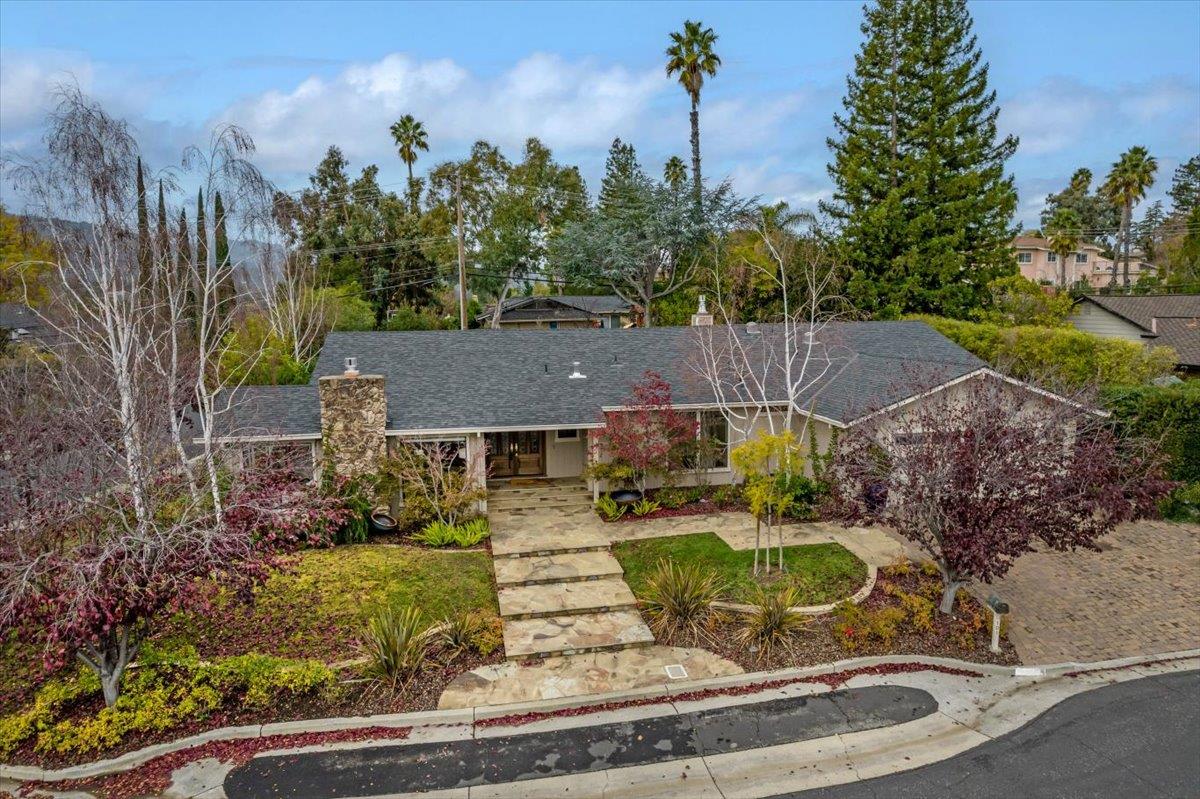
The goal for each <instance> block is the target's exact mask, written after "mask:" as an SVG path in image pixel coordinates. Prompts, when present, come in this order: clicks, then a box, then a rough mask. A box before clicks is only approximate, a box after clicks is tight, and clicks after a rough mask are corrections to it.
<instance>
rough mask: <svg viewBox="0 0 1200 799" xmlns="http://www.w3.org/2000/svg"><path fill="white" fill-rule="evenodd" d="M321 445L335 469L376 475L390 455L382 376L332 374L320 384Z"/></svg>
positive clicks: (346, 472)
mask: <svg viewBox="0 0 1200 799" xmlns="http://www.w3.org/2000/svg"><path fill="white" fill-rule="evenodd" d="M317 393H318V395H319V396H320V401H321V443H322V451H323V452H324V454H325V456H326V457H328V458H331V459H332V462H333V467H334V470H335V471H336V472H337V473H338V474H340V475H343V476H346V477H358V476H361V475H364V474H372V473H374V472H375V471H377V470H378V468H379V461H380V460H381V459H382V458H383V457H384V455H386V454H387V436H386V434H385V432H384V431H385V430H386V429H387V398H386V396H385V395H384V391H383V377H382V376H381V375H356V376H350V375H328V376H326V377H322V378H320V379H319V380H318V381H317Z"/></svg>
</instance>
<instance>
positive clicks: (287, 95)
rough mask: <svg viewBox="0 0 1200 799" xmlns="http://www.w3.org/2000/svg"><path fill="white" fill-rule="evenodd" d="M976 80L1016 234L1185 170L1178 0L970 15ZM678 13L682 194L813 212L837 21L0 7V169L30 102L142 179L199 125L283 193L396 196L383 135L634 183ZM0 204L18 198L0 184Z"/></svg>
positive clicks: (31, 124)
mask: <svg viewBox="0 0 1200 799" xmlns="http://www.w3.org/2000/svg"><path fill="white" fill-rule="evenodd" d="M970 9H971V12H972V14H973V16H974V20H975V32H976V34H977V36H978V38H979V44H980V47H981V49H982V51H983V56H984V59H985V60H986V61H987V62H988V63H989V64H990V73H989V75H990V84H991V87H992V88H993V89H994V90H995V91H996V94H997V99H998V103H999V105H1000V107H1001V116H1000V124H1001V129H1002V131H1003V132H1011V133H1014V134H1016V135H1018V136H1019V137H1020V140H1021V143H1020V147H1019V149H1018V151H1017V154H1016V155H1015V156H1014V157H1013V158H1012V159H1011V160H1010V161H1009V163H1008V167H1009V169H1010V171H1011V172H1012V173H1013V175H1014V176H1015V179H1016V184H1017V188H1018V192H1019V197H1020V204H1019V209H1018V220H1017V221H1019V222H1021V223H1022V224H1024V225H1027V226H1034V225H1036V223H1037V216H1038V212H1039V211H1040V209H1041V207H1042V204H1043V202H1044V199H1045V196H1046V194H1047V193H1049V192H1052V191H1057V190H1059V189H1060V188H1062V187H1063V186H1064V185H1065V184H1066V182H1067V179H1068V178H1069V177H1070V175H1071V173H1072V172H1074V171H1075V169H1077V168H1079V167H1081V166H1086V167H1088V168H1090V169H1092V171H1093V172H1094V173H1095V174H1096V175H1097V176H1101V177H1102V176H1103V175H1104V174H1105V173H1106V172H1107V170H1108V168H1109V166H1110V165H1111V163H1112V162H1113V161H1114V160H1115V159H1116V158H1117V156H1118V155H1119V154H1120V153H1121V152H1122V151H1123V150H1125V149H1127V148H1128V147H1130V146H1132V145H1135V144H1140V145H1144V146H1146V147H1148V148H1149V149H1150V151H1151V153H1152V154H1153V155H1155V156H1156V157H1157V159H1158V162H1159V174H1158V180H1157V183H1156V185H1155V186H1154V187H1153V188H1152V190H1151V191H1150V193H1149V196H1148V201H1153V200H1155V199H1161V198H1163V196H1164V195H1165V192H1166V189H1167V188H1168V186H1169V184H1170V176H1171V173H1172V172H1173V171H1174V168H1175V166H1176V165H1178V164H1179V163H1181V162H1183V161H1186V160H1187V159H1188V158H1190V157H1191V156H1193V155H1196V154H1197V153H1200V1H1193V2H1184V1H1180V2H1085V1H1084V0H1077V1H1076V2H1019V1H1018V0H1004V1H998V0H992V1H987V0H983V1H978V2H972V3H971V4H970ZM685 18H692V19H699V20H701V21H703V23H704V24H705V25H707V26H711V27H713V28H714V30H715V31H716V33H717V34H718V36H719V39H718V41H717V53H718V54H719V55H720V56H721V59H722V62H723V65H722V67H721V70H720V72H719V74H718V75H717V76H716V77H715V78H713V79H711V80H710V81H709V82H708V83H707V84H706V86H705V89H704V93H703V96H702V102H701V146H702V149H703V155H704V168H705V175H706V177H709V178H717V179H719V178H728V179H730V180H732V181H733V183H734V186H735V188H736V189H737V190H738V191H739V192H742V193H744V194H747V195H759V196H761V197H762V199H763V200H765V201H774V200H777V199H782V200H786V201H788V202H790V203H792V204H794V205H798V206H802V207H810V208H811V207H815V205H816V203H817V202H818V201H819V200H821V199H823V198H827V197H829V195H830V193H831V189H832V184H831V181H830V179H829V177H828V175H827V173H826V163H827V161H828V156H829V153H828V149H827V147H826V144H825V140H826V137H828V136H829V135H830V134H831V133H832V118H833V114H834V113H835V112H836V111H837V110H839V108H840V107H841V98H842V97H843V95H844V93H845V86H846V83H845V81H846V75H847V73H848V72H850V71H851V70H852V69H853V64H854V56H855V54H856V53H857V52H858V49H859V46H860V44H861V40H862V34H861V32H860V29H859V26H860V24H861V20H862V9H861V5H860V4H859V3H857V2H808V3H793V4H784V3H738V4H734V3H697V2H688V3H637V4H633V3H587V4H585V3H561V4H558V3H549V2H541V3H501V2H494V3H486V4H471V3H414V4H410V3H352V2H340V3H321V2H308V3H303V2H288V3H255V2H239V3H220V2H208V3H189V2H172V3H166V2H163V3H134V2H127V3H106V2H89V3H59V2H17V1H16V0H0V151H3V152H4V153H5V154H6V155H8V156H12V155H24V156H36V155H37V154H38V153H39V152H40V151H41V148H42V144H41V136H42V133H43V120H44V117H45V113H46V111H47V109H48V107H49V104H50V102H51V90H52V88H53V87H54V86H55V84H57V83H60V82H62V81H64V80H71V79H73V80H75V81H77V82H78V83H79V85H80V86H81V88H83V90H84V91H85V92H87V93H89V94H91V95H92V96H94V97H95V98H97V99H98V100H100V101H101V102H102V103H103V104H104V105H105V107H106V108H107V109H108V110H109V111H110V112H111V113H114V114H116V115H119V116H122V117H124V118H126V119H128V120H129V121H130V123H131V124H132V125H133V127H134V129H135V130H136V131H137V134H138V137H139V141H140V144H141V147H142V150H143V153H144V154H145V155H146V157H147V160H148V161H149V162H150V164H151V166H152V167H153V168H161V167H164V166H169V165H171V164H176V163H178V161H179V158H180V154H181V152H182V150H183V148H184V147H185V146H187V145H188V144H192V143H203V142H205V141H206V140H207V138H208V135H209V132H210V131H211V130H212V129H213V128H214V126H217V125H220V124H222V123H236V124H238V125H240V126H242V127H244V128H246V129H247V130H248V132H249V133H250V134H251V136H252V137H253V138H254V140H255V142H256V144H257V147H258V153H257V156H256V160H257V162H258V163H259V165H260V166H261V167H262V168H263V169H264V171H265V172H266V173H267V175H268V177H270V178H272V179H273V180H274V181H275V182H276V183H277V184H278V185H279V186H280V187H281V188H284V189H287V190H294V189H299V188H301V187H303V186H304V185H305V184H306V183H307V176H308V175H309V174H310V173H311V172H312V170H313V167H314V166H315V165H316V164H317V162H318V161H319V160H320V158H321V156H322V155H323V154H324V152H325V150H326V149H327V148H328V147H329V145H331V144H336V145H338V146H339V147H341V148H342V150H343V152H344V153H345V154H346V156H347V157H348V158H349V160H350V163H351V169H352V171H353V172H354V173H355V174H357V172H358V170H359V169H361V168H362V167H363V166H365V165H367V164H370V163H375V164H378V165H379V167H380V177H379V180H380V182H381V183H383V184H384V185H385V187H388V188H396V189H400V188H401V183H402V181H403V178H404V174H405V171H404V166H403V164H402V163H401V162H400V160H399V158H398V157H397V155H396V152H395V148H394V146H393V144H392V141H391V137H390V134H389V133H388V127H389V126H390V124H391V123H392V122H393V121H395V120H396V119H397V118H398V117H399V116H401V115H402V114H405V113H412V114H414V115H415V116H416V117H417V118H418V119H421V120H422V121H423V122H424V123H425V126H426V128H427V129H428V131H429V140H430V152H429V153H422V154H421V158H420V160H419V161H418V162H417V165H416V169H417V171H418V172H421V171H422V170H423V168H428V167H429V166H432V165H433V164H435V163H438V162H441V161H444V160H447V159H452V158H458V157H462V156H463V155H464V154H465V153H466V152H467V151H468V150H469V148H470V146H471V143H472V142H474V141H475V140H477V139H487V140H488V141H491V142H493V143H495V144H498V145H500V146H501V147H502V148H503V150H504V151H505V153H506V154H508V155H509V157H510V158H513V159H514V160H515V159H517V158H519V155H520V148H521V146H522V143H523V142H524V141H525V139H526V138H528V137H530V136H537V137H539V138H540V139H542V140H543V141H544V142H545V143H546V144H547V145H549V146H550V147H551V148H552V149H553V151H554V153H555V156H556V158H557V159H558V160H559V161H560V162H566V163H574V164H578V165H579V166H580V168H581V169H582V171H583V174H584V177H585V178H586V179H587V181H588V184H589V187H591V189H592V190H593V192H594V191H595V189H596V188H597V186H598V183H599V178H600V175H601V174H602V172H603V164H604V157H605V154H606V152H607V150H608V147H609V145H610V144H611V142H612V139H613V138H614V137H617V136H619V137H621V138H622V139H623V140H625V141H628V142H632V143H633V144H634V145H635V146H636V147H637V151H638V154H639V157H640V159H641V161H642V163H643V165H644V166H645V167H646V168H647V169H648V170H652V171H653V172H655V173H658V172H659V171H660V170H661V166H662V163H663V162H664V161H665V160H666V159H667V158H668V157H670V156H671V155H679V156H681V157H684V158H685V160H686V159H687V157H688V147H689V145H688V119H687V117H688V99H687V95H686V94H685V93H684V91H683V90H682V88H681V87H680V86H679V85H678V84H677V83H676V82H675V81H674V80H672V79H669V78H667V76H666V74H665V71H664V67H663V64H664V59H663V50H664V48H665V47H666V45H667V35H668V34H669V33H670V32H671V31H672V30H676V29H678V28H679V27H680V26H681V23H682V21H683V20H684V19H685ZM0 200H2V201H4V202H5V203H6V204H8V205H9V206H10V207H11V206H14V205H15V204H19V203H20V199H19V197H15V196H14V195H13V194H12V192H11V189H9V188H8V187H7V186H5V187H4V188H3V189H0Z"/></svg>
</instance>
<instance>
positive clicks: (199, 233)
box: [196, 189, 208, 291]
mask: <svg viewBox="0 0 1200 799" xmlns="http://www.w3.org/2000/svg"><path fill="white" fill-rule="evenodd" d="M196 282H197V284H198V286H199V288H200V290H201V291H203V290H204V286H205V285H206V284H207V283H208V220H207V219H206V218H205V214H204V189H200V190H198V191H197V193H196Z"/></svg>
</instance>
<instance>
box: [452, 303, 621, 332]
mask: <svg viewBox="0 0 1200 799" xmlns="http://www.w3.org/2000/svg"><path fill="white" fill-rule="evenodd" d="M494 309H495V306H492V307H490V308H488V309H487V311H485V312H484V313H482V314H480V315H479V316H478V317H476V319H477V320H478V321H480V322H483V323H488V322H490V321H491V319H492V311H493V310H494ZM632 317H633V307H632V306H631V305H630V304H629V303H627V302H625V300H623V299H621V298H620V297H617V296H613V295H604V296H596V297H592V296H581V295H573V294H547V295H535V296H532V297H509V298H508V299H506V300H505V301H504V303H503V305H501V307H500V326H501V327H503V328H526V327H534V328H542V329H549V330H560V329H564V328H571V327H611V328H619V327H627V326H629V325H630V324H631V323H632Z"/></svg>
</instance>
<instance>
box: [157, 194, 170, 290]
mask: <svg viewBox="0 0 1200 799" xmlns="http://www.w3.org/2000/svg"><path fill="white" fill-rule="evenodd" d="M157 232H158V262H159V264H161V266H160V267H159V268H160V269H162V270H166V269H168V268H169V267H170V264H171V261H172V258H171V233H170V231H169V223H168V222H167V203H166V198H165V197H164V196H163V184H162V181H161V180H160V181H159V182H158V228H157Z"/></svg>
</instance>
